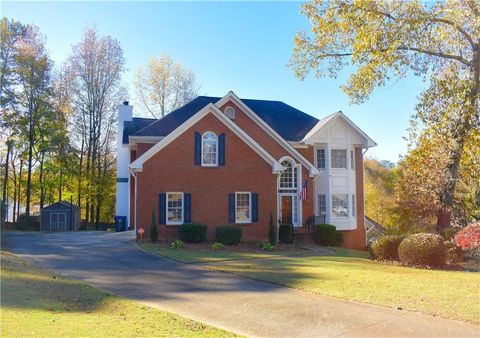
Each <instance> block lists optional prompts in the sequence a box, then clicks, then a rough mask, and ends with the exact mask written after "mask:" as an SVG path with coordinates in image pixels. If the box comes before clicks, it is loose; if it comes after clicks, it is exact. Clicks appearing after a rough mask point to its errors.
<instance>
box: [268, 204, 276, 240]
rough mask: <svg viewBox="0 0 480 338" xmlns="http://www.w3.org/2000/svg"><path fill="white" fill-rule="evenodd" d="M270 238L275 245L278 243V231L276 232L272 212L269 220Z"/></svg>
mask: <svg viewBox="0 0 480 338" xmlns="http://www.w3.org/2000/svg"><path fill="white" fill-rule="evenodd" d="M268 240H269V241H270V243H272V244H273V245H275V243H277V236H276V233H275V223H274V222H273V215H272V212H270V220H269V221H268Z"/></svg>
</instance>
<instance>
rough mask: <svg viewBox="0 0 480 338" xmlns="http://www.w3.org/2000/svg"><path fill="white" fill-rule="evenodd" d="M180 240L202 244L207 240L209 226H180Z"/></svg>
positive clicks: (196, 224)
mask: <svg viewBox="0 0 480 338" xmlns="http://www.w3.org/2000/svg"><path fill="white" fill-rule="evenodd" d="M180 238H181V239H182V240H183V241H184V242H186V243H202V242H205V241H206V240H207V225H206V224H203V223H185V224H182V225H181V226H180Z"/></svg>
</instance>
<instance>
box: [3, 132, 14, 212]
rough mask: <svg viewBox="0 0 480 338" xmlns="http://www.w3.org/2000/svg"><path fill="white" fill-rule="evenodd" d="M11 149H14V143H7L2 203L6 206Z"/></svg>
mask: <svg viewBox="0 0 480 338" xmlns="http://www.w3.org/2000/svg"><path fill="white" fill-rule="evenodd" d="M11 149H12V142H11V141H7V157H6V159H5V176H4V178H3V192H2V202H3V203H5V205H6V200H7V184H8V167H9V165H8V164H9V163H8V161H9V160H10V151H11Z"/></svg>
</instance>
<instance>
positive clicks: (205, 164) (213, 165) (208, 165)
mask: <svg viewBox="0 0 480 338" xmlns="http://www.w3.org/2000/svg"><path fill="white" fill-rule="evenodd" d="M208 133H210V134H213V135H214V136H215V163H204V162H203V138H204V137H205V135H206V134H208ZM200 146H201V148H200V156H201V164H202V167H218V136H217V134H216V133H214V132H213V131H210V130H208V131H206V132H204V133H203V134H202V137H201V138H200Z"/></svg>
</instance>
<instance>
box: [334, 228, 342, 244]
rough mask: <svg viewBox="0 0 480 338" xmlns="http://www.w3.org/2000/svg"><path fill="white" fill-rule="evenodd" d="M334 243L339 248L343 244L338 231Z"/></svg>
mask: <svg viewBox="0 0 480 338" xmlns="http://www.w3.org/2000/svg"><path fill="white" fill-rule="evenodd" d="M335 235H336V236H335V237H336V241H337V243H336V244H335V245H336V246H341V245H342V244H343V234H342V233H341V232H340V231H337V232H336V233H335Z"/></svg>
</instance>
